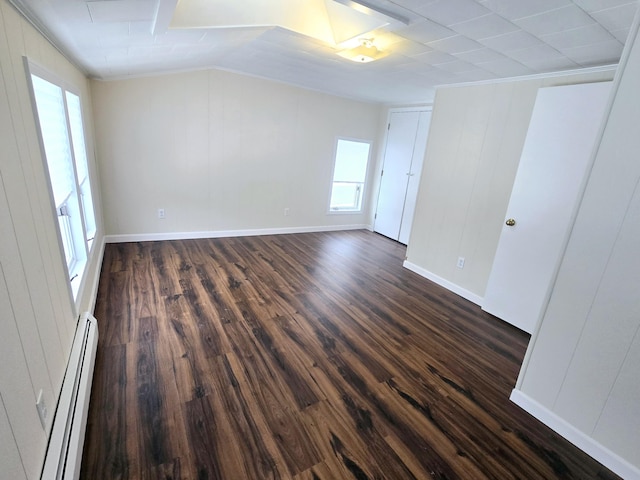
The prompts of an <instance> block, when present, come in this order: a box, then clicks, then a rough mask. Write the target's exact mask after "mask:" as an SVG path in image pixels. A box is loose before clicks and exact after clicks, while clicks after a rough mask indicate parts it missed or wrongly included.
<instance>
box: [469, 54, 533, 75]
mask: <svg viewBox="0 0 640 480" xmlns="http://www.w3.org/2000/svg"><path fill="white" fill-rule="evenodd" d="M478 66H479V67H481V68H483V69H484V70H486V71H488V72H491V73H494V74H495V75H497V76H498V77H518V76H521V75H531V74H532V73H536V72H535V70H531V69H530V68H529V67H526V66H525V65H523V64H522V63H520V62H516V61H515V60H512V59H510V58H505V59H504V60H494V61H492V62H485V63H480V64H478Z"/></svg>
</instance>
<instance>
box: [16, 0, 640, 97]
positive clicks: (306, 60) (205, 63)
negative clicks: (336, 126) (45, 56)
mask: <svg viewBox="0 0 640 480" xmlns="http://www.w3.org/2000/svg"><path fill="white" fill-rule="evenodd" d="M10 1H12V2H14V3H16V4H17V5H18V7H20V8H19V9H20V10H21V11H23V12H27V15H29V17H30V19H31V20H32V21H33V22H34V23H35V24H36V25H37V26H38V27H39V28H40V29H41V30H43V31H44V32H45V33H46V34H47V36H48V37H49V38H51V39H53V40H54V41H55V42H56V44H57V46H58V48H60V49H61V50H62V51H64V52H65V53H66V54H67V56H69V57H70V58H71V59H72V60H73V61H74V62H76V64H78V65H79V66H80V67H81V68H82V69H83V70H84V71H85V72H86V73H87V74H88V75H89V76H91V77H94V78H97V79H109V78H121V77H126V76H138V75H151V74H161V73H166V72H172V71H183V70H190V69H194V70H195V69H204V68H221V69H228V70H232V71H236V72H238V73H244V74H249V75H254V76H258V77H262V78H267V79H272V80H276V81H282V82H287V83H290V84H293V85H297V86H300V87H304V88H311V89H315V90H320V91H323V92H326V93H330V94H334V95H343V96H348V97H351V98H356V99H360V100H364V101H372V102H381V103H390V104H394V103H395V104H398V103H412V102H420V101H429V100H430V99H432V98H433V92H434V87H435V86H436V85H443V84H450V83H463V82H470V81H477V80H488V79H492V78H501V77H513V76H520V75H528V74H535V73H543V72H549V71H561V70H567V69H576V68H581V67H588V66H600V65H610V64H612V63H615V62H617V61H618V59H619V57H620V54H621V52H622V48H623V44H624V42H625V41H626V36H627V33H628V31H629V26H630V24H631V21H632V18H633V16H634V14H635V12H636V10H637V2H635V1H633V2H631V1H629V0H573V1H572V0H352V2H355V3H358V2H362V4H363V5H365V6H366V7H367V8H368V9H369V10H368V11H369V12H370V14H371V15H373V16H375V17H376V18H380V16H382V17H384V18H386V19H388V20H389V22H388V25H385V26H384V27H381V28H377V29H375V30H373V31H369V32H366V33H365V34H363V35H362V37H361V38H369V39H373V43H374V45H375V46H376V47H377V48H379V49H381V50H383V51H386V52H387V53H388V55H387V56H386V57H384V58H382V59H380V60H377V61H375V62H371V63H368V64H359V63H354V62H351V61H349V60H346V59H344V58H341V57H339V56H338V55H337V53H338V52H339V51H341V50H343V49H345V48H350V46H347V45H342V46H340V45H336V44H335V43H334V42H326V41H322V40H318V39H314V38H312V37H310V36H305V35H303V34H301V33H295V32H293V31H291V29H286V28H280V27H269V28H266V27H265V28H263V27H259V28H258V27H242V28H236V27H229V26H227V25H222V27H223V28H202V29H175V30H167V26H168V25H169V23H170V21H171V16H172V14H173V10H174V8H175V6H176V3H177V0H106V1H89V2H86V1H84V0H10ZM285 1H286V2H294V1H299V0H270V2H269V5H270V7H268V8H273V9H279V10H278V11H280V12H282V11H283V9H282V2H285ZM322 1H324V2H327V3H326V5H327V12H329V11H335V10H340V11H342V12H343V13H344V14H345V15H344V16H343V17H342V18H343V20H344V22H343V23H342V24H341V25H340V29H341V31H343V32H346V31H350V29H351V28H352V27H353V28H356V27H357V25H350V24H349V22H350V20H349V19H350V18H356V17H357V16H358V15H356V14H355V13H354V14H353V15H351V12H348V11H345V10H344V8H346V7H345V6H344V5H345V4H344V1H343V0H341V2H342V3H340V4H339V5H337V4H334V3H333V2H334V0H322ZM347 3H348V2H347ZM248 4H249V3H248V2H244V1H240V0H216V1H215V8H214V12H213V13H215V14H218V13H219V14H220V15H221V16H222V17H225V15H226V16H227V17H228V16H229V15H230V14H231V13H232V11H234V10H242V9H243V8H245V9H246V8H247V5H248ZM295 5H298V4H295ZM317 5H318V4H317V2H316V6H317ZM298 6H299V5H298ZM294 10H295V9H294ZM360 10H362V9H360ZM156 11H158V12H161V15H160V16H159V17H158V19H157V20H156V18H155V15H156ZM284 11H286V9H285V10H284ZM291 11H293V10H291ZM364 11H366V9H364ZM262 12H263V13H264V11H262ZM266 12H267V14H269V15H267V17H269V16H270V15H271V13H273V12H271V11H270V10H267V11H266ZM244 15H245V16H246V15H249V17H252V18H253V17H255V22H256V24H260V23H261V22H262V21H265V22H266V21H268V20H269V19H268V18H266V17H265V18H260V16H261V15H262V14H261V13H260V11H259V9H254V10H252V11H249V12H247V11H245V12H244ZM263 17H264V15H263ZM312 17H313V18H315V17H314V16H312ZM225 18H226V17H225ZM291 20H292V21H293V22H294V23H295V19H291ZM365 20H366V19H365ZM376 22H377V21H373V20H372V22H371V24H372V25H376V24H377V23H376ZM267 23H268V22H267ZM366 23H367V22H366V21H364V24H366ZM385 23H387V22H385ZM357 42H358V39H357V38H356V39H354V40H353V43H354V45H355V44H357Z"/></svg>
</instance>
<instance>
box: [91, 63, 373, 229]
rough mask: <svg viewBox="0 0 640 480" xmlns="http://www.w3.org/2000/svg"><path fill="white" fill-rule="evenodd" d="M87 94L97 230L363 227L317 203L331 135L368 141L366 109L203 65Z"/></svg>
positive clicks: (363, 216)
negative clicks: (100, 223) (100, 224)
mask: <svg viewBox="0 0 640 480" xmlns="http://www.w3.org/2000/svg"><path fill="white" fill-rule="evenodd" d="M92 90H93V94H94V96H93V101H94V111H95V112H96V120H95V121H96V132H97V147H98V158H99V159H100V160H99V163H100V165H99V167H100V173H101V178H102V182H103V184H102V185H103V186H102V191H103V199H104V212H105V225H106V230H107V233H108V234H111V235H130V234H143V235H147V236H148V234H158V233H171V232H173V233H184V232H187V233H189V232H190V233H191V234H193V233H197V232H229V231H239V230H259V229H286V228H290V229H291V228H304V227H328V226H340V225H343V226H348V225H367V224H369V218H370V208H371V202H366V205H365V210H364V211H363V212H362V213H360V214H348V215H346V214H340V215H335V214H334V215H327V210H328V202H329V191H330V184H331V178H332V169H333V161H334V149H335V142H336V137H337V136H343V137H353V138H357V139H363V140H370V141H374V140H375V139H376V137H377V133H378V122H379V117H380V114H381V108H380V107H378V106H376V105H371V104H366V103H361V102H355V101H351V100H346V99H342V98H338V97H333V96H329V95H324V94H320V93H315V92H311V91H308V90H303V89H300V88H295V87H291V86H287V85H283V84H279V83H275V82H270V81H267V80H261V79H257V78H252V77H247V76H242V75H237V74H233V73H228V72H221V71H214V70H211V71H200V72H191V73H182V74H174V75H164V76H157V77H148V78H138V79H130V80H122V81H110V82H94V83H93V84H92ZM376 147H377V145H376V142H374V145H373V148H374V150H373V152H372V155H371V160H370V164H369V167H370V168H369V171H370V172H371V171H373V168H374V166H375V165H374V164H375V159H376ZM369 192H370V189H368V190H367V192H366V193H365V199H368V198H369V197H370V193H369ZM159 208H164V209H165V212H166V218H165V219H163V220H160V219H158V218H157V215H156V212H157V209H159ZM285 208H289V209H290V210H289V212H290V214H289V216H286V217H285V216H284V209H285ZM187 236H188V235H187Z"/></svg>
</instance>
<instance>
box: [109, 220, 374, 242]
mask: <svg viewBox="0 0 640 480" xmlns="http://www.w3.org/2000/svg"><path fill="white" fill-rule="evenodd" d="M365 229H366V230H370V229H371V226H370V225H365V224H357V225H329V226H319V227H285V228H257V229H250V230H217V231H215V230H214V231H207V232H165V233H131V234H122V235H107V236H105V242H106V243H122V242H153V241H159V240H192V239H196V238H226V237H253V236H256V235H284V234H289V233H314V232H336V231H341V230H365Z"/></svg>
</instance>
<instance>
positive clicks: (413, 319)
mask: <svg viewBox="0 0 640 480" xmlns="http://www.w3.org/2000/svg"><path fill="white" fill-rule="evenodd" d="M404 254H405V248H404V247H403V246H402V245H399V244H397V243H395V242H393V241H391V240H388V239H386V238H384V237H381V236H378V235H376V234H373V233H370V232H365V231H355V232H337V233H317V234H299V235H282V236H267V237H247V238H230V239H215V240H189V241H171V242H146V243H128V244H113V245H108V246H107V249H106V252H105V259H104V264H103V270H102V275H101V279H100V289H99V298H98V304H97V309H96V312H95V316H96V317H97V318H98V321H99V329H100V342H99V347H98V359H97V365H96V372H95V379H94V385H93V392H92V398H91V410H90V414H89V423H88V429H87V437H86V444H85V453H84V459H83V468H82V478H85V479H161V478H162V479H178V478H183V479H229V480H235V479H262V478H272V479H276V478H282V479H285V478H294V479H323V480H331V479H412V478H417V479H425V478H428V479H432V478H440V479H444V478H448V479H454V478H462V479H474V480H475V479H482V478H494V479H508V478H526V479H536V478H574V479H588V478H599V479H611V478H617V477H616V476H615V475H613V474H612V473H610V472H609V471H608V470H607V469H605V468H604V467H602V466H601V465H599V464H598V463H597V462H595V461H594V460H592V459H591V458H589V457H588V456H587V455H585V454H583V453H582V452H581V451H579V450H578V449H576V448H575V447H573V446H572V445H571V444H569V443H568V442H567V441H565V440H563V439H562V438H560V437H559V436H557V435H556V434H554V433H553V432H552V431H550V430H549V429H548V428H546V427H545V426H543V425H542V424H540V423H539V422H538V421H536V420H535V419H533V418H532V417H530V416H529V415H528V414H526V413H525V412H524V411H522V410H520V409H519V408H518V407H517V406H515V405H514V404H512V403H511V402H510V401H509V400H508V398H509V394H510V392H511V389H512V388H513V386H514V384H515V381H516V377H517V374H518V370H519V366H520V363H521V361H522V358H523V357H524V352H525V348H526V344H527V341H528V335H525V334H524V333H522V332H520V331H519V330H517V329H515V328H513V327H511V326H509V325H507V324H505V323H503V322H501V321H499V320H497V319H496V318H494V317H491V316H490V315H488V314H486V313H484V312H482V311H481V310H480V309H479V308H478V307H477V306H475V305H473V304H471V303H469V302H467V301H465V300H463V299H461V298H460V297H458V296H456V295H454V294H452V293H450V292H448V291H446V290H444V289H442V288H440V287H438V286H436V285H435V284H433V283H431V282H429V281H427V280H425V279H423V278H421V277H419V276H418V275H416V274H414V273H412V272H410V271H408V270H406V269H403V268H402V260H403V258H404Z"/></svg>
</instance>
